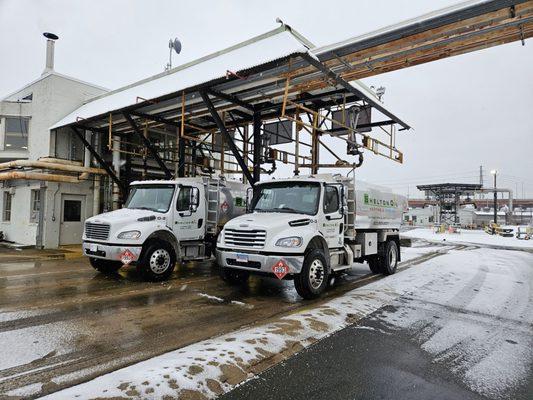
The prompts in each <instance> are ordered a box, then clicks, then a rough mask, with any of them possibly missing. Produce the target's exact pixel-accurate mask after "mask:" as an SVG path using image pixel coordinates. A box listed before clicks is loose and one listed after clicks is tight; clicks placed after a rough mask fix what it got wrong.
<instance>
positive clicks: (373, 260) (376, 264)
mask: <svg viewBox="0 0 533 400" xmlns="http://www.w3.org/2000/svg"><path fill="white" fill-rule="evenodd" d="M366 262H367V264H368V267H369V268H370V271H372V273H373V274H381V273H382V272H383V270H382V269H381V258H380V257H379V256H377V255H376V256H371V257H370V258H369V259H368V260H366Z"/></svg>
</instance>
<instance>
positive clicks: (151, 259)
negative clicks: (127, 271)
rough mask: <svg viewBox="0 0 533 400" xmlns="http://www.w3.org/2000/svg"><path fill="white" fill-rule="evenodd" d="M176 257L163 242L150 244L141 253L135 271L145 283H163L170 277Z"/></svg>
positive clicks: (172, 250) (169, 246)
mask: <svg viewBox="0 0 533 400" xmlns="http://www.w3.org/2000/svg"><path fill="white" fill-rule="evenodd" d="M175 265H176V256H175V254H174V249H173V248H172V246H171V245H170V244H168V243H166V242H163V241H157V242H152V243H151V244H149V245H148V247H147V248H146V251H143V252H142V255H141V258H140V259H139V262H138V263H137V270H138V271H139V273H140V274H141V276H142V277H143V279H145V280H147V281H164V280H166V279H168V278H169V277H170V275H172V271H174V267H175Z"/></svg>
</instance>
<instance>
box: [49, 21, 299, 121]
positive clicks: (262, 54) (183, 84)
mask: <svg viewBox="0 0 533 400" xmlns="http://www.w3.org/2000/svg"><path fill="white" fill-rule="evenodd" d="M306 52H307V48H306V47H305V46H304V45H303V44H302V43H301V42H300V41H298V40H297V39H296V37H295V36H293V35H292V34H291V32H290V31H288V30H285V29H282V28H278V29H275V30H273V31H270V32H267V33H265V34H263V35H260V36H257V37H254V38H252V39H250V40H247V41H245V42H242V43H239V44H237V45H235V46H231V47H229V48H227V49H224V50H222V51H218V52H215V53H212V54H209V55H207V56H205V57H202V58H199V59H197V60H194V61H191V62H189V63H186V64H183V65H180V66H178V67H176V68H173V69H172V70H170V71H167V72H164V73H161V74H158V75H155V76H152V77H150V78H147V79H144V80H141V81H139V82H136V83H134V84H131V85H128V86H125V87H122V88H119V89H117V90H113V91H111V92H109V93H106V94H104V95H101V96H99V97H96V98H94V99H92V100H91V101H89V102H88V103H87V104H84V105H83V106H81V107H79V108H78V109H76V110H75V111H73V112H72V113H70V114H69V115H67V116H66V117H65V118H63V119H62V120H60V121H59V122H57V123H56V124H55V125H54V126H52V127H51V129H54V128H57V127H60V126H64V125H69V124H71V123H75V122H77V121H78V120H80V119H88V118H91V117H95V116H98V115H102V114H107V113H110V112H113V111H118V110H120V109H122V108H124V107H128V106H132V105H135V104H139V103H142V102H145V101H150V100H155V99H158V98H160V97H162V96H165V95H168V94H170V93H174V92H179V91H183V90H185V89H190V88H193V87H195V86H198V85H201V84H205V83H208V82H210V81H213V80H215V79H220V78H226V77H228V74H231V73H237V72H238V71H245V70H248V69H250V68H253V67H256V66H258V65H261V64H265V63H268V62H271V61H275V60H278V59H282V58H284V57H287V56H290V55H296V54H302V53H306Z"/></svg>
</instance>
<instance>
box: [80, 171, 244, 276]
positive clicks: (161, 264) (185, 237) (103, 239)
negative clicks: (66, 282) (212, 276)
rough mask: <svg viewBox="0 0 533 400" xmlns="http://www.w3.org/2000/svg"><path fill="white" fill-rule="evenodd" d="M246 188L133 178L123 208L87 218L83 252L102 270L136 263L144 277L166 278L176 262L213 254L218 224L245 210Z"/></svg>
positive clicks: (217, 182) (224, 182)
mask: <svg viewBox="0 0 533 400" xmlns="http://www.w3.org/2000/svg"><path fill="white" fill-rule="evenodd" d="M247 188H248V187H247V186H246V185H244V184H243V183H242V182H237V181H229V180H225V179H222V178H216V179H212V178H203V177H199V178H180V179H176V180H167V181H164V180H155V181H138V182H133V183H132V184H131V185H130V193H129V197H128V200H127V201H126V204H125V206H124V208H122V209H119V210H115V211H111V212H107V213H104V214H99V215H96V216H94V217H91V218H89V219H87V220H86V221H85V229H84V233H83V253H84V254H85V255H86V256H88V257H89V260H90V262H91V265H92V266H93V267H94V268H95V269H97V270H99V271H100V272H103V273H111V272H116V271H117V270H118V269H119V268H120V267H122V266H123V265H124V264H129V263H134V264H136V265H137V268H138V270H139V272H140V273H141V275H142V276H143V277H144V279H147V280H156V281H157V280H164V279H167V278H168V277H169V276H170V275H171V274H172V271H173V270H174V265H175V263H176V261H187V260H201V259H206V258H209V257H210V256H211V255H213V254H214V249H215V241H216V236H217V235H218V233H219V231H220V229H221V227H222V226H223V225H224V224H225V223H226V222H227V221H229V220H230V219H231V218H233V217H236V216H238V215H241V214H244V212H245V211H246V194H247Z"/></svg>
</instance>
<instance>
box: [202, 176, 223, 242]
mask: <svg viewBox="0 0 533 400" xmlns="http://www.w3.org/2000/svg"><path fill="white" fill-rule="evenodd" d="M205 192H206V199H207V217H206V227H207V232H208V233H211V234H213V235H216V234H217V229H218V212H219V204H220V179H218V178H206V184H205Z"/></svg>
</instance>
